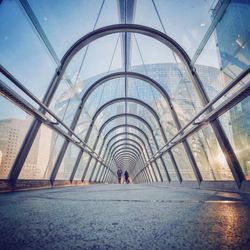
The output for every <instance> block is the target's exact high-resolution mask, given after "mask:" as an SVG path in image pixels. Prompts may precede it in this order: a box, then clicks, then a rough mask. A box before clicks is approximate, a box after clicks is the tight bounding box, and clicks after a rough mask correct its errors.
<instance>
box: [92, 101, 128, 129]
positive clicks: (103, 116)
mask: <svg viewBox="0 0 250 250" xmlns="http://www.w3.org/2000/svg"><path fill="white" fill-rule="evenodd" d="M124 113H125V104H124V102H117V103H114V104H112V105H110V106H108V107H107V108H105V109H104V110H103V111H102V112H101V113H100V114H99V115H98V117H97V119H96V121H95V123H96V124H97V126H99V127H100V125H102V124H103V123H104V122H105V121H107V120H108V119H109V118H111V117H113V116H115V115H119V114H124Z"/></svg>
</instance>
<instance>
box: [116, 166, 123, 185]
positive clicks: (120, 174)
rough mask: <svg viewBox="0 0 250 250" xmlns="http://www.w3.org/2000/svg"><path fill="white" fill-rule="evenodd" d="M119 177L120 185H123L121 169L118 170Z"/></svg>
mask: <svg viewBox="0 0 250 250" xmlns="http://www.w3.org/2000/svg"><path fill="white" fill-rule="evenodd" d="M117 177H118V183H119V184H121V179H122V170H121V169H120V168H118V170H117Z"/></svg>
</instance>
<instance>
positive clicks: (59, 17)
mask: <svg viewBox="0 0 250 250" xmlns="http://www.w3.org/2000/svg"><path fill="white" fill-rule="evenodd" d="M102 2H103V1H102V0H92V1H85V0H77V1H74V2H73V1H68V0H54V1H50V0H44V1H36V0H29V3H30V5H31V7H32V9H33V11H34V12H35V15H36V17H37V18H38V20H39V22H40V24H41V26H42V28H43V29H44V31H45V33H46V35H47V36H48V38H49V40H50V41H51V43H52V45H53V46H54V48H55V50H56V52H57V53H58V55H59V57H60V58H61V57H62V56H63V54H64V53H65V52H66V50H67V49H68V48H69V47H70V46H71V45H72V44H73V43H74V42H76V41H77V40H78V39H79V38H80V37H81V36H83V35H85V34H86V33H88V32H90V31H92V30H93V29H95V28H98V27H101V26H106V25H110V24H113V23H119V20H118V13H117V3H116V1H112V0H106V1H105V4H104V5H103V7H102V8H101V6H102ZM100 10H101V13H100V17H99V18H98V13H99V12H100ZM86 17H87V18H86ZM96 22H97V23H96ZM95 23H96V24H95ZM80 24H81V25H80Z"/></svg>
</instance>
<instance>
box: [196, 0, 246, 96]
mask: <svg viewBox="0 0 250 250" xmlns="http://www.w3.org/2000/svg"><path fill="white" fill-rule="evenodd" d="M247 2H248V3H247ZM248 5H249V1H237V0H232V1H230V4H229V6H228V7H227V10H226V12H225V14H224V16H223V18H222V19H221V20H220V22H219V23H218V25H217V27H216V28H215V30H214V32H213V34H212V36H211V37H210V39H209V41H208V43H207V44H206V46H205V48H204V49H203V52H202V53H201V55H200V57H199V58H198V60H197V62H196V69H197V71H198V73H199V75H200V77H201V79H202V81H203V83H204V87H205V88H206V91H207V93H208V95H209V96H210V98H213V97H214V96H215V95H216V94H218V92H220V91H221V90H222V89H223V88H224V87H225V86H226V85H228V83H229V82H231V81H232V80H233V79H235V78H236V76H237V75H239V74H240V73H241V72H242V71H243V70H244V69H246V68H247V67H248V66H249V64H250V47H249V42H250V36H249V28H250V24H249V15H250V9H249V7H247V6H248ZM219 8H220V7H218V8H216V9H215V10H214V12H215V13H216V11H218V10H219ZM228 27H230V29H228ZM245 82H246V81H245V80H243V81H242V82H241V84H244V83H245ZM224 98H225V97H224Z"/></svg>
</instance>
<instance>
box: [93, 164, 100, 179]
mask: <svg viewBox="0 0 250 250" xmlns="http://www.w3.org/2000/svg"><path fill="white" fill-rule="evenodd" d="M100 166H101V163H100V162H98V163H97V164H96V167H95V171H94V173H93V175H92V181H95V178H96V175H97V173H98V171H99V168H100Z"/></svg>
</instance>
